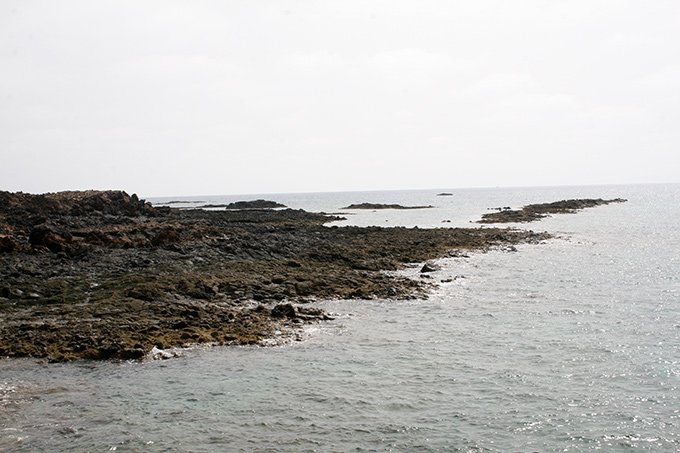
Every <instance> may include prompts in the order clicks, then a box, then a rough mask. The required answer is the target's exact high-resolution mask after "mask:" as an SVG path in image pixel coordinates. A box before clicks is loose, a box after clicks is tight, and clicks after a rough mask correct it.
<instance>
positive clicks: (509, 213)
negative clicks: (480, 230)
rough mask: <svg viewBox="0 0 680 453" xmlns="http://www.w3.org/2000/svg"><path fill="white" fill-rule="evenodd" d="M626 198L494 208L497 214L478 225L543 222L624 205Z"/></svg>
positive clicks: (589, 199) (578, 200) (485, 216)
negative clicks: (553, 215) (564, 215)
mask: <svg viewBox="0 0 680 453" xmlns="http://www.w3.org/2000/svg"><path fill="white" fill-rule="evenodd" d="M626 201H627V200H625V199H624V198H614V199H611V200H604V199H602V198H581V199H573V200H562V201H554V202H552V203H538V204H530V205H526V206H524V207H523V208H522V209H512V208H510V207H508V206H506V207H502V208H493V210H494V211H496V212H491V213H487V214H483V215H482V218H481V220H478V221H477V223H529V222H535V221H537V220H541V219H542V218H544V217H547V216H549V215H550V214H574V213H576V212H578V211H580V210H582V209H586V208H592V207H595V206H601V205H607V204H610V203H624V202H626Z"/></svg>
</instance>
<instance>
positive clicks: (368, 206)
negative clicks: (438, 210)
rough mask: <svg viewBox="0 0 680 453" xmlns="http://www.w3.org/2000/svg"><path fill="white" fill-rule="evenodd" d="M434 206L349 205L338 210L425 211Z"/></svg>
mask: <svg viewBox="0 0 680 453" xmlns="http://www.w3.org/2000/svg"><path fill="white" fill-rule="evenodd" d="M433 207H434V206H402V205H400V204H381V203H359V204H351V205H349V206H345V207H344V208H340V209H427V208H433Z"/></svg>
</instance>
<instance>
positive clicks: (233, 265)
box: [0, 191, 548, 362]
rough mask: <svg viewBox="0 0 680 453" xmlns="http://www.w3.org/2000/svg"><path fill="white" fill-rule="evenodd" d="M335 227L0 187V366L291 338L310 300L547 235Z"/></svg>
mask: <svg viewBox="0 0 680 453" xmlns="http://www.w3.org/2000/svg"><path fill="white" fill-rule="evenodd" d="M257 204H258V205H259V206H262V203H261V201H258V203H257ZM267 205H268V206H271V205H270V204H267ZM277 207H278V206H277ZM337 219H339V218H338V217H335V216H330V215H326V214H319V213H310V212H305V211H302V210H293V209H283V208H280V209H258V208H252V207H250V208H248V209H231V210H220V211H212V210H202V209H175V208H171V207H157V208H155V207H153V206H152V205H151V204H149V203H147V202H145V201H144V200H140V199H139V198H138V197H137V196H136V195H131V196H130V195H128V194H127V193H125V192H122V191H86V192H60V193H54V194H43V195H31V194H25V193H21V192H19V193H9V192H0V357H36V358H47V359H48V360H50V361H55V362H59V361H69V360H77V359H94V360H105V359H119V360H127V359H141V358H144V357H146V356H148V354H149V353H150V352H151V351H159V350H166V349H168V348H173V347H181V346H186V345H189V344H196V343H211V344H223V345H242V344H269V343H271V342H272V341H273V342H276V339H278V340H280V341H284V340H286V339H288V340H289V339H291V338H295V336H296V335H297V334H298V332H299V331H300V328H301V326H303V325H305V324H306V323H309V322H317V321H320V320H325V319H329V318H330V316H329V314H328V313H325V312H324V311H322V310H320V309H318V308H315V307H313V306H311V305H309V304H308V303H309V302H312V301H314V300H318V299H326V298H340V299H343V298H346V299H350V298H361V299H370V298H386V299H389V298H392V299H403V298H420V297H426V295H427V292H428V290H429V289H430V288H431V285H432V284H431V283H429V282H428V279H420V280H414V279H408V278H404V277H399V276H397V275H396V274H392V273H386V272H384V271H390V270H397V269H400V268H402V267H403V266H404V265H406V264H408V263H423V262H427V261H428V260H432V259H436V258H440V257H444V256H456V255H458V254H460V255H463V254H465V253H467V252H468V251H470V250H480V251H483V250H487V249H488V248H490V247H494V246H499V245H511V244H517V243H522V242H540V241H542V240H544V239H546V238H547V237H548V236H547V234H545V233H534V232H532V231H521V230H515V229H506V228H488V227H486V228H441V229H418V228H378V227H370V228H359V227H342V228H339V227H333V226H327V225H326V224H327V223H328V222H330V221H332V220H337ZM273 339H274V340H273Z"/></svg>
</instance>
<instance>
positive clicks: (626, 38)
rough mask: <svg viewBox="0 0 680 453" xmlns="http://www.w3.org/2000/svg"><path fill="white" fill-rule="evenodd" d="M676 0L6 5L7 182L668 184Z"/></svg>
mask: <svg viewBox="0 0 680 453" xmlns="http://www.w3.org/2000/svg"><path fill="white" fill-rule="evenodd" d="M679 23H680V2H678V1H675V0H665V1H664V0H639V1H627V0H587V1H586V0H583V1H581V0H568V1H566V0H550V1H544V0H540V1H538V0H536V1H528V0H517V1H507V0H475V1H472V0H470V1H450V0H442V1H437V0H418V1H415V0H413V1H410V0H387V1H373V0H359V1H355V0H325V1H311V0H300V1H294V0H291V1H289V0H252V1H246V0H238V1H237V0H220V1H207V0H191V1H189V0H187V1H172V0H159V1H150V0H134V1H125V0H97V1H90V0H82V1H80V0H64V1H54V0H35V1H34V0H3V1H2V2H0V190H8V191H23V192H30V193H45V192H56V191H61V190H85V189H118V190H126V191H127V192H128V193H137V194H139V195H140V196H142V197H156V196H172V195H219V194H257V193H293V192H323V191H349V190H392V189H426V188H467V187H497V186H499V187H511V186H552V185H592V184H629V183H665V182H680V127H679V125H680V27H679V26H678V24H679Z"/></svg>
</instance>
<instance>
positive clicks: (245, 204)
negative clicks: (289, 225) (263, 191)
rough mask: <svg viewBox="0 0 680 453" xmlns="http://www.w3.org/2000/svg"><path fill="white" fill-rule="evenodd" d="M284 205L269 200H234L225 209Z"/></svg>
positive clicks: (265, 207) (279, 206)
mask: <svg viewBox="0 0 680 453" xmlns="http://www.w3.org/2000/svg"><path fill="white" fill-rule="evenodd" d="M285 207H286V205H283V204H281V203H277V202H276V201H269V200H253V201H235V202H233V203H229V204H228V205H227V206H226V208H227V209H278V208H285Z"/></svg>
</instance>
